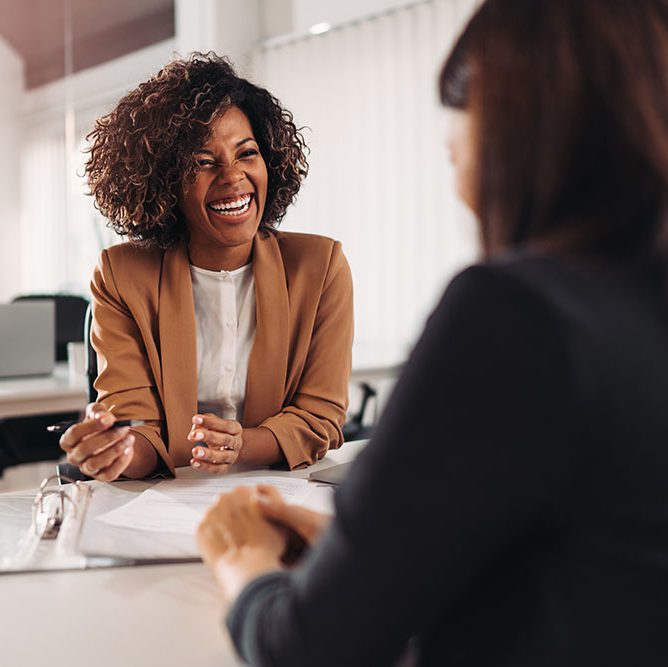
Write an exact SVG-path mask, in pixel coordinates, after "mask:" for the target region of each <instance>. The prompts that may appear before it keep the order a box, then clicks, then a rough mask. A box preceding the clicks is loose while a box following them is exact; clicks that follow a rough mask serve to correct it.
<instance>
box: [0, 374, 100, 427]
mask: <svg viewBox="0 0 668 667" xmlns="http://www.w3.org/2000/svg"><path fill="white" fill-rule="evenodd" d="M87 400H88V399H87V389H86V379H85V378H77V379H76V380H72V379H71V378H70V377H69V375H68V370H67V364H66V363H58V364H56V370H55V371H54V373H53V375H43V376H35V377H25V378H3V379H1V380H0V419H2V418H7V417H25V416H28V415H46V414H54V413H56V412H76V411H77V410H83V409H84V408H85V407H86V403H87Z"/></svg>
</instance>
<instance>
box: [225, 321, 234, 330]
mask: <svg viewBox="0 0 668 667" xmlns="http://www.w3.org/2000/svg"><path fill="white" fill-rule="evenodd" d="M235 324H236V322H235V321H234V320H227V322H225V326H226V327H227V328H228V329H231V328H232V327H233V326H234V325H235Z"/></svg>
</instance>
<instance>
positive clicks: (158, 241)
mask: <svg viewBox="0 0 668 667" xmlns="http://www.w3.org/2000/svg"><path fill="white" fill-rule="evenodd" d="M233 106H235V107H238V108H239V109H241V111H243V112H244V113H245V114H246V116H247V117H248V119H249V121H250V123H251V127H252V128H253V132H254V134H255V138H256V140H257V143H258V146H259V148H260V153H261V154H262V157H263V158H264V161H265V162H266V165H267V172H268V177H269V178H268V186H267V202H266V205H265V209H264V215H263V216H262V221H261V223H260V230H262V231H265V232H267V231H270V230H272V229H273V228H275V227H277V226H278V225H279V223H280V221H281V220H282V218H283V216H284V215H285V211H286V209H287V207H288V206H289V205H290V204H291V203H292V202H293V201H294V199H295V197H296V195H297V192H298V191H299V188H300V186H301V182H302V180H303V179H304V177H305V176H306V174H307V171H308V163H307V161H306V152H307V150H308V149H307V147H306V144H305V142H304V138H303V136H302V134H301V132H300V130H299V129H298V128H297V127H296V126H295V123H294V121H293V117H292V114H291V113H290V112H289V111H288V110H286V109H285V108H283V107H282V106H281V103H280V102H279V101H278V100H277V99H276V98H275V97H274V96H273V95H271V94H270V93H269V92H268V91H267V90H265V89H264V88H260V87H258V86H256V85H254V84H252V83H250V82H249V81H247V80H246V79H243V78H241V77H239V76H237V74H236V73H235V71H234V68H233V67H232V65H231V64H230V62H229V61H228V60H227V59H226V58H222V57H219V56H217V55H216V54H215V53H213V52H209V53H193V54H192V56H191V57H190V58H188V59H187V60H181V59H179V60H173V61H172V62H170V63H168V64H167V65H166V66H165V67H164V68H163V69H162V70H160V71H159V72H158V73H157V74H156V75H155V76H153V77H151V78H150V79H149V80H148V81H145V82H144V83H142V84H140V85H139V86H138V87H137V88H135V89H134V90H132V91H131V92H129V93H128V94H127V95H125V96H124V97H123V98H122V99H121V100H120V102H119V103H118V104H117V105H116V108H115V109H114V110H113V111H111V112H110V113H108V114H106V115H105V116H102V117H101V118H99V119H98V120H97V121H96V123H95V127H94V129H93V130H92V131H91V132H90V133H89V134H88V136H87V139H88V140H89V141H90V143H91V147H90V149H89V153H90V157H89V159H88V161H87V163H86V168H85V171H86V176H87V178H88V185H89V187H90V194H92V195H93V196H94V197H95V206H96V207H97V208H98V210H99V211H100V212H101V213H102V214H103V215H104V216H105V217H106V218H107V219H108V221H109V225H110V226H111V227H112V228H113V229H114V231H116V232H117V233H118V234H121V235H126V236H127V237H128V238H130V239H131V240H133V241H138V242H140V243H141V244H142V245H146V246H158V247H160V248H165V249H166V248H169V247H171V246H173V245H174V244H175V243H177V242H178V241H179V240H181V239H182V238H185V237H186V233H187V232H186V224H185V220H184V219H183V216H182V215H181V213H180V210H179V207H178V198H179V193H180V191H181V189H182V188H183V187H184V186H186V187H187V185H188V184H189V183H192V182H193V180H194V178H195V175H196V163H195V160H194V157H193V153H194V151H195V150H197V149H198V148H200V147H201V146H202V145H204V143H206V141H207V139H208V138H209V134H210V131H211V129H210V128H211V124H212V122H213V121H215V120H216V119H217V118H219V117H220V116H221V114H223V113H224V112H225V111H227V109H229V108H230V107H233Z"/></svg>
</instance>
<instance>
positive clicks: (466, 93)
mask: <svg viewBox="0 0 668 667" xmlns="http://www.w3.org/2000/svg"><path fill="white" fill-rule="evenodd" d="M439 85H440V93H441V100H442V102H443V104H444V105H446V106H454V107H457V108H461V107H467V108H469V109H470V110H471V112H472V115H473V124H474V127H475V134H476V137H475V140H476V141H477V144H478V145H477V174H476V181H477V182H476V209H477V212H478V214H479V217H480V222H481V234H482V241H483V246H484V249H485V250H486V252H487V253H491V252H494V251H496V250H498V249H501V248H504V247H507V246H512V245H518V244H522V243H526V242H530V241H531V242H533V241H536V240H541V239H544V240H547V241H555V245H557V246H558V245H561V246H564V245H566V246H568V247H571V248H577V249H580V250H588V251H594V252H603V253H607V254H614V255H619V256H624V257H631V256H645V257H646V256H648V255H653V256H654V257H657V256H660V257H661V259H662V262H664V263H665V258H666V252H665V249H664V247H663V246H664V245H666V244H667V242H668V237H667V236H666V233H665V231H664V224H665V223H664V209H665V206H666V195H667V193H668V3H667V2H666V0H642V2H639V1H638V0H615V1H614V2H611V1H608V0H539V1H537V0H487V1H486V2H485V3H484V4H483V5H482V7H481V8H480V9H479V10H478V12H477V13H476V14H475V15H474V16H473V18H472V19H471V21H470V22H469V24H468V26H467V27H466V29H465V30H464V32H463V33H462V35H461V36H460V38H459V39H458V40H457V43H456V45H455V47H454V49H453V51H452V52H451V55H450V56H449V57H448V59H447V61H446V63H445V64H444V66H443V69H442V71H441V75H440V80H439Z"/></svg>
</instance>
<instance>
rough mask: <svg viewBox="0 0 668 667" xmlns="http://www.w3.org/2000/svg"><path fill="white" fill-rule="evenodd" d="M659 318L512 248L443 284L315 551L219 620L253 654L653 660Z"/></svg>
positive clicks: (661, 656)
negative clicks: (412, 650) (408, 651)
mask: <svg viewBox="0 0 668 667" xmlns="http://www.w3.org/2000/svg"><path fill="white" fill-rule="evenodd" d="M667 609H668V313H667V309H666V295H665V294H663V293H662V292H661V291H660V289H659V288H658V286H654V284H653V283H652V282H651V281H650V280H649V279H648V278H644V277H642V276H640V275H638V274H636V273H633V272H631V271H628V270H623V269H621V268H619V267H614V266H610V265H600V264H599V265H597V264H595V263H592V262H586V261H580V260H575V259H570V260H557V259H547V258H541V257H536V256H529V255H524V256H514V257H507V258H505V259H503V260H499V261H495V262H493V263H488V264H486V265H480V266H476V267H473V268H471V269H469V270H467V271H465V272H464V273H462V274H461V275H460V276H459V277H457V278H456V279H455V280H454V281H453V282H452V284H451V285H450V287H449V288H448V290H447V291H446V293H445V295H444V297H443V299H442V301H441V303H440V304H439V305H438V307H437V308H436V310H435V311H434V313H433V315H432V316H431V318H430V320H429V323H428V325H427V327H426V330H425V332H424V334H423V335H422V338H421V340H420V341H419V343H418V345H417V347H416V348H415V351H414V353H413V355H412V358H411V360H410V362H409V364H408V365H407V368H406V370H405V372H404V374H403V376H402V377H401V379H400V381H399V383H398V385H397V387H396V390H395V391H394V394H393V396H392V398H391V400H390V402H389V404H388V406H387V409H386V411H385V414H384V415H383V418H382V420H381V423H380V425H379V426H378V428H377V431H376V436H375V437H374V439H373V441H372V443H371V444H370V445H369V447H368V448H367V449H366V450H365V451H364V452H363V454H362V455H361V457H360V459H359V463H358V464H357V465H355V466H354V468H353V470H352V472H351V474H350V477H349V479H348V480H347V481H346V483H345V484H344V485H343V486H342V487H341V489H340V491H339V493H338V495H337V517H336V520H335V521H334V523H333V525H332V527H331V529H330V530H329V532H328V533H327V534H326V536H325V538H324V539H323V541H322V543H321V544H320V545H319V546H318V547H317V548H315V549H314V550H313V552H312V553H311V554H310V555H309V557H308V558H307V560H306V562H305V563H304V564H303V566H301V567H300V568H298V569H297V570H295V571H293V572H291V573H278V574H272V575H268V576H266V577H263V578H261V579H258V580H256V581H254V582H252V583H251V584H250V585H249V586H248V587H247V588H246V589H245V591H244V592H243V593H242V595H241V596H240V598H239V600H238V601H237V604H236V606H235V608H234V609H233V610H232V612H231V614H230V616H229V617H228V625H229V627H230V630H231V633H232V636H233V638H234V641H235V643H236V646H237V647H238V649H239V650H240V652H241V654H242V655H243V656H244V657H245V658H246V659H247V660H249V661H250V662H251V663H252V664H258V665H289V666H290V667H297V666H299V665H309V666H315V665H317V666H318V667H325V666H327V665H332V666H336V667H343V666H346V667H351V666H352V665H360V666H365V667H369V666H371V665H390V664H392V662H393V661H394V660H395V659H396V658H397V656H398V655H399V654H400V653H401V652H402V651H403V650H404V649H405V647H406V644H407V642H408V641H409V638H411V637H414V638H415V639H414V640H413V645H414V646H416V647H417V648H416V650H417V658H418V662H419V664H422V665H457V666H464V665H466V666H474V665H475V666H482V665H490V666H492V665H494V666H497V665H498V666H501V665H504V666H505V665H513V666H517V667H519V666H522V667H524V666H526V667H549V666H557V665H558V666H563V667H594V666H595V665H601V666H603V665H605V666H606V667H614V666H617V665H618V666H619V667H622V666H623V667H630V666H631V665H633V666H638V667H651V666H653V665H656V666H659V665H661V666H662V667H664V666H665V665H666V664H668V630H667V629H666V618H667V615H666V611H667Z"/></svg>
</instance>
